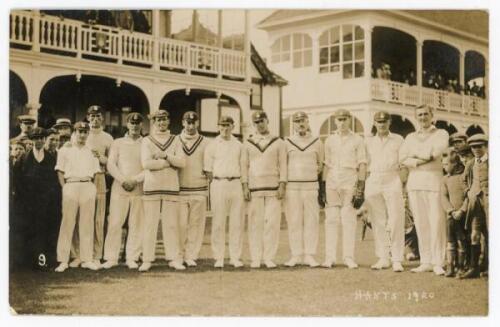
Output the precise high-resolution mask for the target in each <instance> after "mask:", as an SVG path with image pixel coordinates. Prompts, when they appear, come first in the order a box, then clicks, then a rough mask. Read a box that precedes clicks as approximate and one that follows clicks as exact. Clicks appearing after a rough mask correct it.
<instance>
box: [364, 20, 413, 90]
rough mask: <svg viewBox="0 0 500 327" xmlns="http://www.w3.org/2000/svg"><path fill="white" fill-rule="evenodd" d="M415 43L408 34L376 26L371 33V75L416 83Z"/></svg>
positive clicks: (411, 83) (410, 83)
mask: <svg viewBox="0 0 500 327" xmlns="http://www.w3.org/2000/svg"><path fill="white" fill-rule="evenodd" d="M416 71H417V45H416V40H415V38H414V37H413V36H411V35H410V34H407V33H405V32H402V31H400V30H396V29H393V28H389V27H381V26H376V27H374V28H373V33H372V77H374V78H380V79H387V80H392V81H396V82H401V83H407V84H409V85H415V84H416V83H417V78H416Z"/></svg>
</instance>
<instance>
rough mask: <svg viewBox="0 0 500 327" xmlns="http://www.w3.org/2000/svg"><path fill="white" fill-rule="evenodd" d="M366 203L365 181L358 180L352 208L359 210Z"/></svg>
mask: <svg viewBox="0 0 500 327" xmlns="http://www.w3.org/2000/svg"><path fill="white" fill-rule="evenodd" d="M363 202H365V181H360V180H358V181H357V182H356V185H355V186H354V195H353V196H352V200H351V203H352V206H353V207H354V209H359V208H361V206H362V205H363Z"/></svg>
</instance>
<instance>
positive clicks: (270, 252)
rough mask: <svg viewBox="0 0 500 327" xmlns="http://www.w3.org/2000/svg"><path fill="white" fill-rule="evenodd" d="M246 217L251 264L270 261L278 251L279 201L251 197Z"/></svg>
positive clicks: (272, 197) (275, 198)
mask: <svg viewBox="0 0 500 327" xmlns="http://www.w3.org/2000/svg"><path fill="white" fill-rule="evenodd" d="M249 211H250V212H249V215H248V219H249V220H248V243H249V246H250V257H251V259H252V261H253V262H259V263H260V262H261V261H262V260H264V261H272V260H274V257H275V256H276V252H277V251H278V245H279V238H280V225H281V201H280V200H278V197H277V196H253V195H252V199H251V200H250V206H249Z"/></svg>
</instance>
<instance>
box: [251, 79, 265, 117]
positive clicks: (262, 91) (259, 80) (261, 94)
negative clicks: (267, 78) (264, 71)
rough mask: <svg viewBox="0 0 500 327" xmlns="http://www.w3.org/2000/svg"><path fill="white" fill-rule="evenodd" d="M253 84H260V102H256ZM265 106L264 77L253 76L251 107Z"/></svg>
mask: <svg viewBox="0 0 500 327" xmlns="http://www.w3.org/2000/svg"><path fill="white" fill-rule="evenodd" d="M253 86H258V88H259V97H260V104H256V103H254V96H255V94H254V92H253V90H254V88H253ZM263 108H264V86H263V82H262V79H259V78H252V88H251V93H250V109H252V110H262V109H263Z"/></svg>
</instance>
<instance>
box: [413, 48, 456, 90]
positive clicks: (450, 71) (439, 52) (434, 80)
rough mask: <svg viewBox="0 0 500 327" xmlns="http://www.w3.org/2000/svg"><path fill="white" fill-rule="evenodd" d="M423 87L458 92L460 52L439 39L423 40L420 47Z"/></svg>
mask: <svg viewBox="0 0 500 327" xmlns="http://www.w3.org/2000/svg"><path fill="white" fill-rule="evenodd" d="M422 66H423V71H422V83H423V86H424V87H429V88H433V89H438V90H446V91H449V92H456V93H459V92H460V89H461V88H462V86H461V85H459V76H460V52H459V51H458V49H457V48H455V47H453V46H451V45H449V44H446V43H444V42H441V41H432V40H429V41H424V45H423V49H422Z"/></svg>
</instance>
